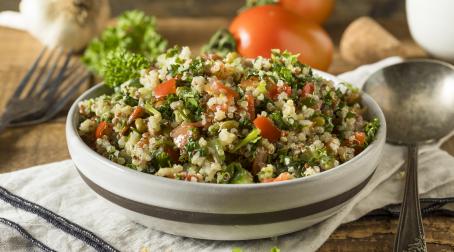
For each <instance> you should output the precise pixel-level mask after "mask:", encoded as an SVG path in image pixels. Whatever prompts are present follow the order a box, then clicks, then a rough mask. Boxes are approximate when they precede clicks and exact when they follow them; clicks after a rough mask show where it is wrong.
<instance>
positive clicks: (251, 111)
mask: <svg viewBox="0 0 454 252" xmlns="http://www.w3.org/2000/svg"><path fill="white" fill-rule="evenodd" d="M246 100H247V111H248V113H249V119H251V120H254V118H255V102H254V96H252V95H251V94H247V95H246Z"/></svg>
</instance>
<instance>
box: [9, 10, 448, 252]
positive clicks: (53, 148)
mask: <svg viewBox="0 0 454 252" xmlns="http://www.w3.org/2000/svg"><path fill="white" fill-rule="evenodd" d="M227 23H228V21H227V20H226V19H223V18H204V19H196V18H184V19H181V18H179V19H172V18H167V19H161V20H159V28H160V30H161V31H162V33H163V35H164V36H165V37H166V38H168V39H169V41H170V42H171V44H179V45H188V46H191V48H193V49H194V51H196V52H197V51H198V49H199V48H200V46H201V45H202V44H203V43H204V42H205V41H206V40H207V38H208V37H209V36H210V34H212V32H213V31H214V30H216V29H217V28H218V27H222V26H226V25H227ZM383 24H384V25H385V26H386V27H390V28H394V29H396V27H397V30H398V31H397V32H396V33H397V34H400V35H401V37H402V36H404V37H403V39H404V44H405V45H406V46H407V47H409V48H412V47H416V46H415V45H414V43H413V42H412V41H411V40H409V39H408V37H407V38H406V37H405V34H408V32H406V31H401V30H402V29H401V28H399V27H400V26H396V25H395V23H393V22H386V21H384V22H383ZM399 29H400V30H399ZM341 31H342V30H334V31H330V32H331V34H337V35H334V36H335V37H334V40H335V41H338V35H339V34H341ZM396 33H395V34H396ZM402 34H404V35H402ZM40 48H41V46H40V45H39V43H38V42H37V41H36V40H34V39H33V38H32V37H30V36H29V35H28V34H27V33H24V32H21V31H16V30H11V29H7V28H2V27H0V80H1V82H0V108H3V105H4V103H5V102H6V100H7V98H8V97H9V96H10V94H11V93H12V91H13V90H14V88H15V86H16V85H17V83H18V82H19V80H20V78H21V77H22V76H23V75H24V73H25V72H26V70H27V67H28V66H29V65H30V64H31V63H32V62H33V60H34V58H35V57H36V55H37V54H38V52H39V50H40ZM354 67H356V66H353V65H350V64H348V63H346V62H344V61H342V59H341V58H340V57H339V55H338V53H337V52H336V54H335V57H334V62H333V65H332V67H331V69H330V72H331V73H334V74H337V73H340V72H344V71H348V70H351V69H353V68H354ZM0 110H1V109H0ZM64 123H65V113H62V115H61V116H59V117H57V118H56V119H54V120H52V121H50V122H47V123H44V124H40V125H35V126H30V127H23V128H14V129H7V130H6V131H5V132H4V133H2V134H1V135H0V173H4V172H11V171H15V170H19V169H23V168H26V167H30V166H34V165H38V164H44V163H49V162H53V161H58V160H63V159H68V158H69V154H68V151H67V148H66V142H65V131H64ZM444 148H445V149H447V150H449V152H450V153H454V138H453V139H451V140H450V141H448V143H446V144H445V145H444ZM453 168H454V167H453ZM396 225H397V219H396V218H389V217H364V218H362V219H360V220H358V221H355V222H353V223H348V224H345V225H342V226H341V227H339V228H338V229H337V230H336V231H335V232H334V233H333V234H332V235H331V237H330V239H329V240H328V241H327V242H326V243H325V244H324V245H323V247H322V248H321V249H320V251H391V249H392V244H393V239H394V235H395V230H396ZM424 226H425V230H426V236H427V244H428V248H429V250H430V251H454V218H452V217H446V216H427V217H425V218H424Z"/></svg>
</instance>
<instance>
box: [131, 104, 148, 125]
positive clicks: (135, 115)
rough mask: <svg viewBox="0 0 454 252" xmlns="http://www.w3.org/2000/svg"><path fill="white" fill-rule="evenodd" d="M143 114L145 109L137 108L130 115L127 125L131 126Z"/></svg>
mask: <svg viewBox="0 0 454 252" xmlns="http://www.w3.org/2000/svg"><path fill="white" fill-rule="evenodd" d="M144 113H145V109H144V108H142V107H140V106H137V107H136V108H135V109H134V110H133V111H132V113H131V115H130V116H129V118H128V125H131V124H132V123H133V122H134V121H135V120H136V119H137V118H140V117H142V116H143V114H144Z"/></svg>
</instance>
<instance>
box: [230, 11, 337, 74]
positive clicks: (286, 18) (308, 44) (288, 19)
mask: <svg viewBox="0 0 454 252" xmlns="http://www.w3.org/2000/svg"><path fill="white" fill-rule="evenodd" d="M229 31H230V33H232V35H233V37H234V38H235V40H236V42H237V48H238V52H239V54H240V55H242V56H245V57H250V58H255V57H257V56H263V57H270V54H271V49H275V48H276V49H281V50H288V51H290V52H292V53H299V54H300V56H299V58H298V59H299V61H300V62H302V63H305V64H308V65H310V66H312V67H314V68H318V69H321V70H327V69H328V67H329V65H330V64H331V60H332V56H333V43H332V41H331V39H330V37H329V36H328V34H327V33H326V32H325V31H324V30H323V28H322V27H321V26H320V25H318V24H316V23H312V22H308V21H304V20H303V19H302V18H301V17H299V16H297V15H296V14H294V13H292V12H289V11H287V10H285V9H284V8H282V7H281V6H279V5H263V6H258V7H254V8H250V9H248V10H246V11H244V12H242V13H240V14H239V15H238V16H237V17H236V18H235V19H234V20H233V22H232V23H231V24H230V27H229Z"/></svg>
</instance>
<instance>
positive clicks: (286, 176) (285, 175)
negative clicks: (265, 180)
mask: <svg viewBox="0 0 454 252" xmlns="http://www.w3.org/2000/svg"><path fill="white" fill-rule="evenodd" d="M290 178H291V176H290V173H288V172H283V173H281V174H279V176H277V177H276V178H275V179H274V180H273V182H278V181H285V180H289V179H290Z"/></svg>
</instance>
